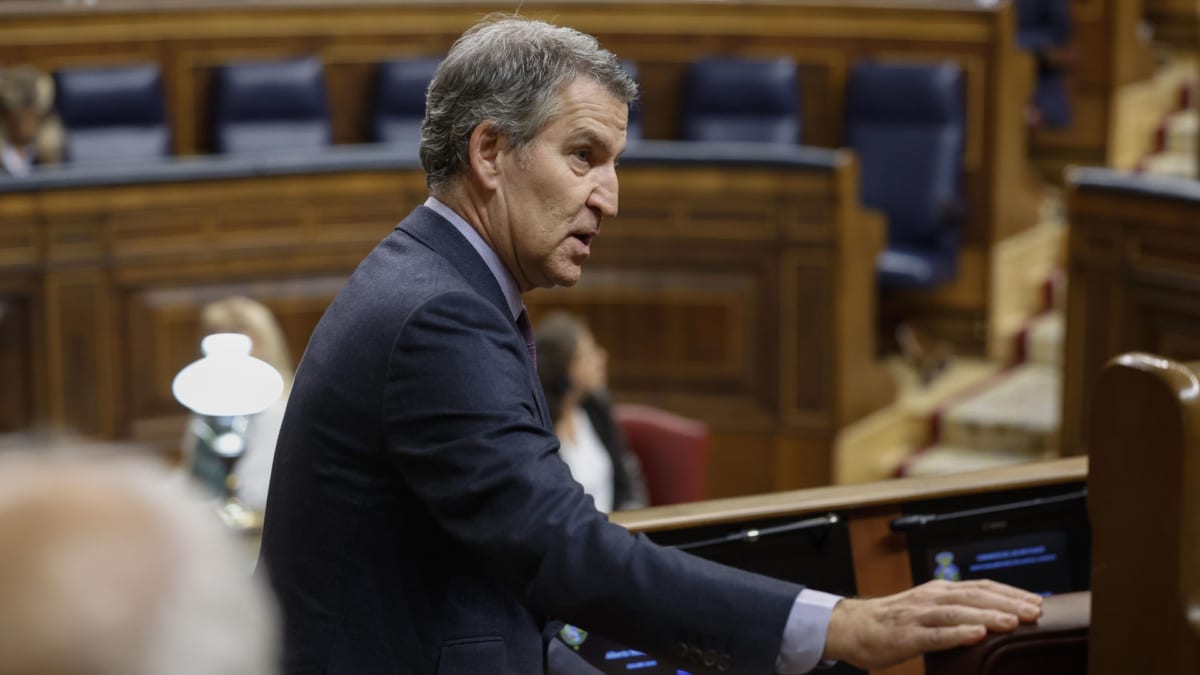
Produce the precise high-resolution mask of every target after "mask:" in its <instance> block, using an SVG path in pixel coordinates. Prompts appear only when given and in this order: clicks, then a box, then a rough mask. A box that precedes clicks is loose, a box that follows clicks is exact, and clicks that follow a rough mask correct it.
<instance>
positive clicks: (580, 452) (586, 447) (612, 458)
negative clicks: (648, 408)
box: [534, 312, 647, 513]
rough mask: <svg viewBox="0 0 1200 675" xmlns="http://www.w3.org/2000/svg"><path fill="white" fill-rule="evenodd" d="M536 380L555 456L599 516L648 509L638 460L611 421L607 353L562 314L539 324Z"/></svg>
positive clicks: (578, 322)
mask: <svg viewBox="0 0 1200 675" xmlns="http://www.w3.org/2000/svg"><path fill="white" fill-rule="evenodd" d="M534 338H535V339H536V341H537V370H538V379H540V380H541V382H542V389H543V390H544V391H545V393H546V403H547V405H548V406H549V407H550V415H551V417H552V418H553V420H554V432H555V434H556V435H557V436H558V440H559V444H560V448H559V456H560V457H562V459H563V461H564V462H566V463H567V466H568V467H570V469H571V475H572V476H573V477H574V478H575V480H576V481H578V482H579V483H580V484H581V485H583V489H584V491H586V492H587V493H588V494H589V495H591V496H592V498H593V499H594V500H595V502H596V508H597V509H599V510H600V511H604V512H606V513H607V512H609V511H621V510H625V509H636V508H641V507H643V506H646V505H647V498H646V485H645V482H644V481H643V479H642V471H641V466H640V465H639V464H638V460H637V457H636V456H635V455H634V454H633V453H631V452H629V450H628V448H627V447H626V444H625V439H624V437H623V436H622V435H621V430H620V428H618V427H617V424H616V422H615V421H614V420H613V416H612V401H611V399H610V397H609V394H608V353H607V352H606V351H604V348H602V347H600V346H599V345H597V344H596V339H595V337H594V336H593V335H592V332H591V330H589V329H588V327H587V325H586V324H585V323H584V322H583V321H582V320H580V319H578V318H576V317H574V316H572V315H570V314H567V313H565V312H552V313H550V314H547V315H546V316H545V317H544V318H543V319H542V320H541V321H539V322H538V325H537V328H536V330H535V331H534Z"/></svg>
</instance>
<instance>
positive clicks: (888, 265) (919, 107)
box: [846, 63, 966, 288]
mask: <svg viewBox="0 0 1200 675" xmlns="http://www.w3.org/2000/svg"><path fill="white" fill-rule="evenodd" d="M848 89H849V91H848V94H847V101H846V145H847V146H849V147H850V148H852V149H853V150H854V152H855V153H857V155H858V157H859V159H860V161H861V162H862V170H861V171H862V173H861V175H862V186H861V189H862V201H863V204H865V205H866V206H868V207H870V208H873V209H877V210H879V211H882V212H883V213H884V214H885V215H886V216H887V220H888V224H887V230H888V236H887V247H886V248H885V250H884V252H883V253H882V254H881V255H880V256H879V281H880V284H881V285H882V286H883V287H884V288H891V287H932V286H937V285H940V284H942V283H945V282H947V281H950V280H952V279H953V278H954V277H955V275H956V273H957V258H958V248H959V242H960V239H961V229H962V220H963V219H962V210H963V204H962V188H961V183H962V179H961V173H962V155H963V142H964V141H963V139H964V136H965V127H966V122H965V113H964V104H963V96H964V92H963V75H962V71H961V69H960V68H959V67H958V66H957V65H955V64H953V63H943V64H935V65H915V64H896V63H861V64H858V65H857V66H855V67H854V69H853V71H852V72H851V73H850V81H849V85H848Z"/></svg>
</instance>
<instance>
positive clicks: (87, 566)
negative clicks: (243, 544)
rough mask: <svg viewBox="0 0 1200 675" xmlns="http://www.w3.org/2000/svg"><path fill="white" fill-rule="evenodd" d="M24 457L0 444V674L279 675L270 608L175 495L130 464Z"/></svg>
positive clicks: (167, 482) (98, 455)
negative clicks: (274, 674)
mask: <svg viewBox="0 0 1200 675" xmlns="http://www.w3.org/2000/svg"><path fill="white" fill-rule="evenodd" d="M30 444H31V442H29V441H28V440H27V439H23V440H21V441H13V440H10V439H6V440H3V441H0V449H2V450H3V451H2V452H0V598H3V602H0V673H21V674H22V675H67V674H74V675H78V674H85V673H86V674H88V675H263V674H268V675H269V674H270V673H274V672H277V666H276V662H277V656H278V637H277V634H276V633H277V619H276V616H275V610H274V608H273V606H272V603H271V600H270V599H269V597H268V595H267V594H266V592H265V591H264V590H263V589H262V588H261V587H259V586H257V585H256V584H255V583H253V581H252V579H251V577H250V570H249V565H248V562H247V561H248V556H247V555H246V554H245V553H242V552H240V551H239V550H238V549H237V547H236V541H235V540H234V539H233V538H232V535H231V534H230V533H229V532H226V531H225V530H224V529H223V528H221V527H220V525H219V522H218V520H217V519H216V516H215V514H213V513H212V512H211V510H210V509H208V508H206V507H204V506H202V504H201V500H200V499H199V498H197V496H196V495H194V494H193V493H191V492H190V491H188V490H187V489H186V486H185V485H184V484H183V483H182V482H180V481H178V480H174V479H172V478H171V477H170V476H169V475H168V474H167V473H166V472H165V471H164V470H163V469H162V468H160V467H158V466H156V465H155V464H154V463H152V462H150V461H149V460H146V459H138V458H136V457H132V456H130V455H129V454H127V453H118V452H113V451H111V450H109V451H106V450H104V449H100V450H98V451H97V450H96V449H95V448H87V449H84V448H80V447H76V448H74V449H63V448H56V449H54V450H47V449H46V448H45V447H42V448H41V449H39V450H37V452H36V454H35V453H34V452H33V451H31V450H30V449H29V445H30ZM38 444H40V445H43V446H44V445H45V444H44V443H41V442H39V443H38ZM14 446H23V447H21V448H19V449H16V448H15V447H14ZM85 453H86V454H85Z"/></svg>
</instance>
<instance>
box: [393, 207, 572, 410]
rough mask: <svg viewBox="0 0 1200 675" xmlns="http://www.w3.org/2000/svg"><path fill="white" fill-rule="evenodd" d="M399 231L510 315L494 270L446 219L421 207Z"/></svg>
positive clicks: (541, 404)
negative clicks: (444, 263)
mask: <svg viewBox="0 0 1200 675" xmlns="http://www.w3.org/2000/svg"><path fill="white" fill-rule="evenodd" d="M396 229H398V230H401V231H403V232H407V233H408V234H409V235H411V236H412V237H414V238H415V239H417V240H418V241H420V242H421V243H423V244H425V245H426V246H428V247H429V248H431V249H433V250H434V251H436V252H437V253H439V254H440V255H441V256H442V257H444V258H445V259H446V260H448V261H449V262H450V264H452V265H454V267H455V268H456V269H457V270H458V271H459V273H461V274H462V275H463V278H464V279H466V280H467V283H469V284H470V285H471V288H473V289H474V290H475V292H477V293H479V294H480V295H482V296H483V297H484V298H486V299H487V300H488V301H489V302H491V303H492V304H493V305H495V306H496V308H497V309H499V310H500V311H501V312H503V313H504V315H505V316H508V315H509V314H510V312H509V308H508V302H506V301H505V299H504V291H502V290H500V284H499V282H497V281H496V277H494V276H492V271H491V270H490V269H488V266H487V263H485V262H484V261H483V259H482V258H480V257H479V254H478V253H476V252H475V249H474V248H472V247H471V243H470V242H468V241H467V240H466V239H465V238H464V237H463V236H462V235H461V234H459V232H458V230H456V229H454V226H453V225H451V224H450V223H449V222H447V221H446V219H445V218H442V217H441V216H439V215H438V214H437V213H435V212H434V211H433V210H431V209H429V208H426V207H424V206H418V207H417V208H416V209H415V210H414V211H413V212H412V213H411V214H409V216H408V217H407V218H405V219H404V220H403V221H401V222H400V224H399V225H397V226H396ZM512 330H513V334H514V335H515V336H516V337H517V339H518V340H520V342H521V345H522V349H521V352H522V354H524V352H525V349H524V344H525V338H524V337H522V336H521V331H520V329H518V328H517V322H516V320H513V321H512ZM524 358H525V365H526V370H527V371H528V373H529V387H530V391H531V393H532V394H533V397H534V400H535V401H536V402H537V409H538V415H539V416H540V417H541V422H542V426H544V427H545V428H546V429H548V430H550V431H553V429H554V425H553V423H552V422H551V419H550V410H549V406H547V404H546V398H545V395H544V394H543V392H542V384H541V382H540V381H539V380H538V377H537V372H536V370H535V369H534V367H533V362H532V361H530V360H529V357H528V356H525V357H524Z"/></svg>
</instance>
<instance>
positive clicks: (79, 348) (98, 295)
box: [43, 267, 124, 438]
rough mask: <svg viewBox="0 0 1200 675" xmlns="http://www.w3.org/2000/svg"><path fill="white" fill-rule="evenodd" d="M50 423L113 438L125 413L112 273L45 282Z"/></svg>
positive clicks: (66, 275) (82, 270)
mask: <svg viewBox="0 0 1200 675" xmlns="http://www.w3.org/2000/svg"><path fill="white" fill-rule="evenodd" d="M43 292H44V297H45V303H46V323H47V330H46V334H47V336H48V337H49V342H48V354H47V358H48V363H47V370H48V372H49V395H50V424H51V425H52V426H54V427H56V428H61V429H65V430H68V431H72V432H76V433H80V434H84V435H89V436H101V437H105V438H113V437H115V436H117V435H118V433H119V432H120V431H121V425H120V415H122V414H123V412H124V407H123V402H122V401H121V396H120V394H121V389H120V385H119V382H118V377H119V375H120V369H119V367H118V362H117V355H116V349H115V344H116V343H117V341H118V340H120V339H121V337H120V336H119V335H118V334H117V332H116V331H117V323H116V321H114V319H113V314H112V312H113V307H112V292H111V283H110V280H109V276H108V273H107V271H106V270H103V269H99V268H96V267H74V268H70V267H68V268H62V269H57V270H54V271H52V272H49V273H48V274H47V275H46V278H45V286H44V291H43Z"/></svg>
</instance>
